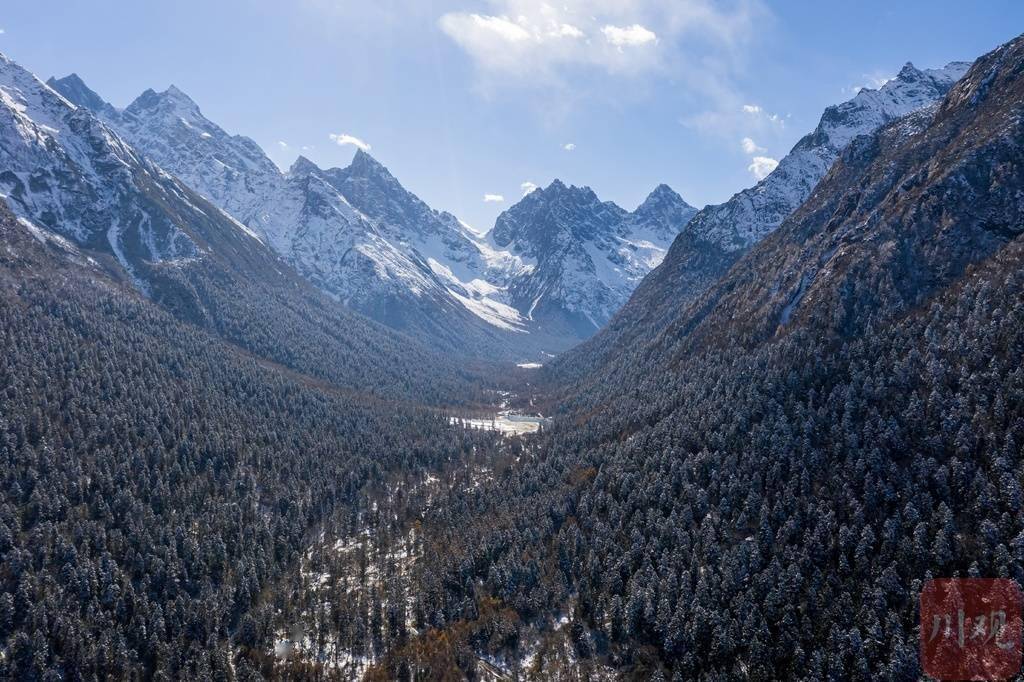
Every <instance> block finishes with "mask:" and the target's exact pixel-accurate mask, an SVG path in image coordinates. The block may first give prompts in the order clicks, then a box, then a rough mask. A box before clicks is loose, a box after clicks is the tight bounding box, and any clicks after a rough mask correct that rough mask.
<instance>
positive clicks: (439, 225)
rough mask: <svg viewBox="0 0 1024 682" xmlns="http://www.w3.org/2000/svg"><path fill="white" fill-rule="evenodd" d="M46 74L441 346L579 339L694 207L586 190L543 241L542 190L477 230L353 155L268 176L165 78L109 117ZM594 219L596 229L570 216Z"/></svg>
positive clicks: (272, 241)
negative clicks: (334, 163)
mask: <svg viewBox="0 0 1024 682" xmlns="http://www.w3.org/2000/svg"><path fill="white" fill-rule="evenodd" d="M50 82H51V85H52V86H53V87H54V88H56V89H57V90H59V91H60V92H62V93H63V94H64V95H65V96H66V97H67V98H68V99H70V100H72V101H74V102H75V103H77V104H79V105H81V106H84V107H87V108H89V109H90V110H92V111H94V112H95V113H97V115H99V116H100V117H102V118H103V119H104V120H105V121H107V122H108V123H109V124H110V125H112V126H113V127H114V128H116V129H117V130H118V131H119V132H120V133H121V134H122V135H123V136H124V137H125V138H126V139H128V140H129V141H130V142H131V143H132V144H134V145H135V146H136V147H137V148H138V149H140V150H142V151H143V152H144V153H145V154H146V155H147V156H148V157H149V158H151V159H153V160H154V161H155V162H156V163H157V164H159V165H160V166H161V167H163V168H165V169H167V170H168V171H170V172H172V173H174V174H175V175H176V176H178V177H179V178H181V179H183V180H184V181H185V182H186V183H187V184H189V185H190V186H191V187H193V188H194V189H195V190H196V191H198V192H199V193H201V194H203V195H204V196H206V197H207V198H209V199H210V200H211V201H212V202H213V203H214V204H216V205H218V206H219V207H220V208H222V209H224V210H226V211H227V212H229V213H230V214H232V215H233V216H235V217H236V218H238V219H239V220H240V221H241V222H242V223H244V224H246V225H247V226H249V227H250V228H251V229H253V230H254V231H255V232H256V233H257V234H259V235H260V236H261V237H262V238H263V239H264V240H265V241H266V242H267V243H268V244H269V245H271V246H272V247H273V248H274V249H276V250H277V251H278V252H279V253H280V254H282V256H283V257H284V258H285V259H287V260H288V261H289V262H290V263H291V264H292V265H294V266H295V268H296V269H297V270H298V271H299V272H300V273H301V274H302V275H303V276H304V277H306V278H307V279H309V280H310V281H311V282H313V283H314V284H315V285H316V286H318V287H320V288H321V289H322V290H324V291H325V292H327V293H328V294H330V295H331V296H333V297H335V298H337V299H339V300H341V301H343V302H345V303H346V304H347V305H349V306H351V307H353V308H354V309H356V310H359V311H360V312H363V313H365V314H368V315H370V316H371V317H373V318H374V319H376V320H378V321H381V322H384V323H385V324H388V325H389V326H392V327H394V328H396V329H399V330H402V331H405V332H408V333H410V334H411V335H414V336H418V337H421V338H427V339H430V340H431V341H432V342H433V343H434V344H435V345H437V346H439V347H440V348H443V349H446V350H457V351H461V352H469V353H471V354H475V355H488V356H498V357H503V358H509V359H516V358H519V359H522V358H536V357H538V356H540V355H541V354H542V353H548V354H550V353H556V352H560V351H562V350H564V349H566V348H568V347H569V346H571V345H573V344H575V343H576V342H578V341H579V340H580V339H583V338H586V337H588V336H590V335H591V334H592V333H593V332H594V331H595V330H596V329H597V328H598V327H600V326H601V325H603V324H604V323H605V322H606V321H607V320H608V319H609V318H610V317H611V315H612V314H613V313H614V312H615V311H616V310H617V309H618V308H619V307H620V306H621V305H622V303H623V302H625V300H626V299H627V298H628V296H629V293H630V292H631V291H632V289H633V287H635V286H636V284H637V283H638V282H639V281H640V279H641V278H642V277H643V276H644V275H645V274H647V272H649V271H650V270H651V268H653V267H654V266H655V265H657V264H658V263H659V262H660V260H661V258H662V257H663V255H664V253H665V251H666V250H667V247H668V245H669V244H670V243H671V240H672V238H673V237H674V236H675V235H676V234H678V232H679V230H680V229H682V227H683V226H684V225H685V224H686V222H687V221H688V220H689V218H690V217H691V216H692V214H693V213H695V210H694V209H693V208H692V207H690V206H688V205H687V204H686V203H685V202H684V201H683V200H682V199H681V198H679V196H678V195H677V194H675V193H674V192H672V190H670V189H669V188H667V187H665V186H662V187H659V188H658V189H657V190H656V191H655V192H654V193H652V195H651V197H650V198H649V199H648V200H647V201H646V202H645V203H644V204H643V205H642V206H641V207H640V208H639V209H638V210H637V212H636V213H635V214H632V215H629V214H627V213H626V212H625V211H622V210H621V209H618V208H617V207H614V208H611V205H608V206H607V207H605V208H607V209H608V210H609V211H611V214H610V215H609V216H605V217H604V218H602V217H595V216H593V215H590V214H589V212H591V211H593V210H598V211H601V210H604V209H602V208H601V207H600V206H598V204H600V202H598V201H597V200H596V197H593V193H592V192H591V193H590V194H591V197H589V198H588V201H584V202H582V203H579V204H577V205H575V206H570V205H569V204H571V203H572V202H571V201H570V202H568V203H567V204H566V206H565V210H561V212H560V215H559V218H558V219H557V220H558V221H560V222H561V225H562V226H561V227H560V228H559V229H560V230H561V235H562V236H561V237H560V239H559V240H557V241H558V243H555V242H554V241H552V240H550V239H548V238H546V237H544V226H543V225H542V224H541V223H542V222H543V221H545V220H548V219H549V218H550V214H548V213H545V212H543V211H542V212H540V213H538V212H536V211H535V209H534V208H533V207H532V206H531V203H533V202H536V201H537V200H538V199H539V198H540V197H546V196H548V193H547V192H543V193H541V195H537V196H533V195H531V196H528V197H526V198H525V199H524V200H523V202H520V204H519V205H517V206H515V207H513V208H512V209H510V211H508V212H507V213H506V215H504V216H503V220H502V221H499V222H502V225H501V227H500V229H497V230H495V231H492V232H493V233H494V234H492V235H488V236H487V237H486V238H485V237H484V236H482V235H480V234H478V233H476V232H474V231H473V230H471V229H470V228H468V227H467V226H466V225H464V224H463V223H461V222H460V221H459V220H458V219H457V218H456V217H455V216H453V215H451V214H450V213H445V212H440V211H436V210H434V209H432V208H430V207H429V206H427V205H426V204H425V203H424V202H423V201H421V200H420V199H419V198H418V197H416V196H415V195H414V194H412V193H411V192H409V191H407V190H406V189H405V188H404V187H402V185H401V184H400V183H399V182H398V180H397V179H396V178H395V177H394V176H393V175H392V174H391V173H390V172H389V171H388V170H387V169H386V168H385V167H384V166H383V165H381V164H380V163H379V162H377V161H376V160H375V159H373V158H372V157H371V156H370V155H369V154H367V153H365V152H363V151H361V150H360V151H358V152H357V153H356V155H355V157H354V159H353V161H352V163H351V165H350V166H348V167H347V168H332V169H327V170H322V169H319V168H317V167H316V166H315V165H314V164H313V163H312V162H310V161H309V160H307V159H304V158H300V159H299V160H298V161H296V163H295V164H294V165H293V167H292V168H291V169H290V170H289V172H287V173H283V174H282V173H280V172H279V171H278V170H277V168H276V167H275V166H274V164H273V163H272V162H271V161H270V159H269V158H268V157H267V156H266V155H265V154H264V153H263V152H262V150H260V149H259V147H258V146H257V145H256V144H255V143H254V142H253V141H252V140H250V139H248V138H245V137H240V136H232V135H229V134H228V133H226V132H224V130H223V129H221V128H220V127H219V126H217V125H216V124H214V123H212V122H211V121H209V120H208V119H206V118H205V117H203V115H202V113H201V112H200V110H199V108H198V107H197V106H196V104H195V103H194V102H193V101H192V100H191V99H189V98H188V97H187V96H186V95H185V94H184V93H182V92H181V91H180V90H178V89H177V88H175V87H173V86H172V87H171V88H169V89H168V90H167V91H165V92H163V93H156V92H153V91H151V90H150V91H147V92H146V93H144V94H143V95H142V96H140V97H139V98H138V99H137V100H136V101H135V102H133V103H132V104H131V105H130V106H129V107H128V108H127V109H125V110H124V111H123V112H119V111H117V110H116V109H114V108H113V107H112V106H110V105H109V104H107V103H106V102H104V101H103V100H102V98H100V97H99V96H98V95H96V94H95V93H94V92H92V91H91V90H89V89H88V88H87V87H86V86H85V84H84V83H83V82H82V81H81V79H80V78H78V77H77V76H75V75H72V76H68V77H66V78H62V79H59V80H54V79H51V81H50ZM558 185H559V186H561V187H564V186H562V185H561V183H558ZM331 188H333V191H332V190H331ZM565 189H568V188H565ZM534 194H536V193H534ZM554 194H557V193H552V195H551V196H552V198H554ZM588 202H589V205H588ZM609 218H610V221H611V222H609V223H608V224H606V225H604V226H603V227H600V228H598V229H597V230H596V231H594V229H593V228H594V225H593V224H592V225H590V226H589V227H588V226H586V225H584V223H588V222H589V223H594V222H595V221H596V222H600V221H601V220H603V219H609ZM535 221H536V222H535ZM577 223H579V224H577ZM548 227H550V225H548ZM494 235H500V238H499V239H497V240H496V239H495V238H494ZM545 249H551V250H552V251H551V252H550V253H549V252H546V251H545ZM527 254H530V255H527Z"/></svg>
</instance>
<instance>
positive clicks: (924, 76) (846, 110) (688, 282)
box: [557, 62, 971, 376]
mask: <svg viewBox="0 0 1024 682" xmlns="http://www.w3.org/2000/svg"><path fill="white" fill-rule="evenodd" d="M970 66H971V65H970V63H968V62H952V63H950V64H948V65H946V66H945V67H944V68H942V69H926V70H920V69H917V68H915V67H914V65H913V64H910V63H909V62H908V63H907V64H906V65H904V67H903V68H902V69H901V70H900V72H899V74H897V76H896V77H895V78H893V79H892V80H890V81H888V82H886V83H885V84H884V85H883V86H882V87H881V88H879V89H877V90H873V89H867V88H865V89H862V90H861V91H860V92H859V93H858V94H857V95H856V96H855V97H854V98H853V99H851V100H849V101H847V102H844V103H842V104H839V105H836V106H830V107H828V108H827V109H826V110H825V112H824V114H822V117H821V120H820V121H819V123H818V126H817V127H816V128H815V130H814V131H813V132H811V133H809V134H807V135H805V136H804V137H803V138H802V139H801V140H800V141H799V142H797V144H796V145H795V146H794V147H793V149H792V150H791V151H790V153H789V154H787V155H786V156H785V157H783V159H782V160H781V161H780V162H779V165H778V167H777V168H776V169H775V170H774V171H772V172H771V173H770V174H769V175H768V176H767V177H765V178H764V179H763V180H761V181H760V182H758V183H757V184H756V185H755V186H753V187H751V188H749V189H745V190H743V191H741V192H739V193H737V194H735V195H734V196H733V197H732V198H731V199H729V200H728V201H727V202H725V203H724V204H718V205H713V206H707V207H705V208H704V209H702V210H701V211H699V212H698V213H697V214H696V215H695V216H694V217H693V218H692V220H690V221H689V223H688V225H687V227H686V229H685V230H683V232H682V233H681V234H680V235H679V237H678V238H677V239H676V240H675V242H674V243H673V244H672V247H671V249H670V250H669V252H668V254H667V256H666V257H665V258H664V259H663V260H662V262H661V264H660V265H659V266H658V267H657V268H656V269H655V270H654V271H653V272H652V273H651V274H650V276H648V277H647V278H646V279H644V281H643V282H642V283H641V284H640V285H639V286H638V287H637V288H636V290H635V291H634V293H633V295H632V297H631V299H630V301H629V303H628V304H626V305H625V306H623V307H622V309H621V310H620V311H619V312H618V314H617V315H616V316H615V317H614V318H613V319H612V320H611V322H610V323H609V324H608V325H607V326H606V327H604V328H603V329H602V331H601V332H600V333H599V334H597V335H596V336H595V337H593V338H592V339H590V340H588V341H587V342H586V343H585V344H583V345H582V346H581V347H580V348H579V349H577V350H576V351H574V352H572V353H570V354H568V355H567V356H565V357H563V358H562V359H561V360H560V361H559V363H557V364H558V365H560V369H559V371H561V372H562V373H564V374H566V375H576V376H584V375H588V374H589V373H590V372H591V371H593V370H594V369H596V367H598V366H601V365H603V364H606V363H610V362H614V359H615V358H616V357H617V356H618V355H619V354H620V353H622V352H624V350H625V349H627V348H635V347H637V346H639V345H640V344H642V343H644V342H646V341H647V340H649V339H651V338H652V337H654V336H655V335H656V334H657V333H660V332H661V331H663V330H664V327H665V321H666V320H669V319H673V318H675V317H678V316H679V315H680V314H681V313H682V311H684V310H685V309H686V308H687V307H689V306H690V305H691V304H692V303H693V302H694V301H695V300H697V299H698V298H699V297H700V295H701V294H703V293H704V292H705V291H706V290H707V288H708V287H710V286H711V285H712V284H714V283H715V282H716V281H718V279H719V278H720V277H722V275H724V274H725V273H726V272H727V271H728V270H729V268H730V267H731V266H732V265H733V264H734V263H735V262H736V261H737V260H738V259H739V258H740V257H741V256H742V255H743V254H745V253H746V252H747V251H749V250H750V248H751V247H752V246H754V245H755V244H757V243H758V242H760V241H761V240H762V239H764V238H765V237H766V236H767V235H769V234H771V233H772V232H773V231H774V230H775V229H776V228H778V226H779V225H781V224H782V222H783V220H785V219H786V218H787V217H788V216H790V215H791V214H792V213H793V212H794V211H795V210H796V209H797V208H798V207H799V206H800V205H801V204H803V203H804V202H805V201H806V200H807V199H808V198H809V197H811V195H812V193H813V192H814V191H815V187H816V186H817V185H818V183H819V182H820V181H821V179H822V178H824V177H825V175H826V173H827V172H828V170H829V169H830V168H831V167H832V165H833V164H834V163H835V161H836V159H838V158H839V156H840V155H841V153H842V151H843V150H844V149H845V148H846V147H847V146H848V145H849V144H850V142H851V141H852V140H854V139H856V138H857V137H858V136H862V135H868V134H871V133H873V132H874V131H876V130H878V129H879V128H880V127H882V126H884V125H886V124H888V123H891V122H892V121H895V120H897V119H900V118H901V117H904V116H906V115H907V114H910V113H912V112H915V111H925V112H927V111H931V110H933V109H934V107H935V106H937V104H938V102H940V101H941V100H942V98H943V97H944V96H945V95H946V93H948V92H949V90H950V89H951V88H952V87H953V85H954V84H955V83H956V82H957V81H958V80H959V79H960V78H961V77H962V76H963V75H964V74H965V73H966V72H967V69H968V68H970Z"/></svg>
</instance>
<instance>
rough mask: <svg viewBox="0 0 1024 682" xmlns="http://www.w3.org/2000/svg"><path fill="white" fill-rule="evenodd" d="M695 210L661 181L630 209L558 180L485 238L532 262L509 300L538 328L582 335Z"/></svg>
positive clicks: (606, 314) (611, 309)
mask: <svg viewBox="0 0 1024 682" xmlns="http://www.w3.org/2000/svg"><path fill="white" fill-rule="evenodd" d="M696 212H697V210H696V209H694V208H693V207H692V206H690V205H689V204H687V203H686V202H685V201H683V199H682V198H681V197H680V196H679V195H678V194H676V193H675V192H673V191H672V190H671V189H670V188H669V187H667V186H666V185H661V186H660V187H658V188H657V189H655V190H654V192H652V193H651V195H650V196H649V197H648V198H647V199H646V200H645V201H644V203H643V204H641V205H640V206H639V207H638V208H637V209H636V211H635V212H633V213H629V212H628V211H626V210H624V209H622V208H620V207H619V206H616V205H615V204H614V203H612V202H602V201H601V200H599V199H598V198H597V195H596V194H594V192H593V190H591V189H590V188H588V187H575V186H571V187H567V186H566V185H565V184H563V183H562V182H561V181H558V180H555V181H554V182H553V183H552V184H551V185H550V186H548V187H547V188H544V189H538V190H535V191H533V192H531V193H530V194H528V195H527V196H526V197H524V198H523V199H522V201H520V202H519V203H517V204H516V205H515V206H513V207H512V208H510V209H509V210H507V211H505V212H504V213H502V214H501V215H500V216H499V217H498V220H497V222H496V223H495V226H494V229H493V230H492V231H491V232H490V234H489V235H488V237H489V238H490V240H491V241H492V242H493V243H494V244H495V245H496V246H497V247H498V248H501V249H508V250H509V251H511V252H512V253H513V254H515V255H516V256H519V257H520V258H522V259H524V260H525V261H526V262H529V263H530V264H531V265H532V266H533V267H532V268H531V269H530V270H529V271H528V272H526V273H524V274H523V275H522V276H519V277H514V278H512V279H511V280H510V281H509V284H508V292H509V296H510V303H511V304H512V305H513V306H515V307H516V308H517V309H518V310H519V311H521V312H523V313H524V314H525V316H526V317H527V318H529V319H530V320H532V321H535V322H536V323H538V324H540V325H545V326H551V327H554V328H556V329H564V330H565V331H564V332H563V333H565V334H570V335H572V336H573V337H575V338H577V339H585V338H587V337H589V336H590V335H591V334H593V333H594V332H595V331H597V330H598V329H600V328H601V327H602V326H603V325H604V324H605V323H606V322H607V321H608V320H609V319H610V318H611V316H612V315H613V314H614V313H615V312H616V311H617V310H618V309H619V308H620V307H621V306H622V304H623V303H624V302H625V301H626V300H627V298H628V297H629V294H630V293H631V292H632V291H633V288H634V287H635V286H636V285H637V283H638V282H639V281H640V280H641V279H642V278H643V277H644V276H645V275H646V274H647V273H648V272H650V271H651V269H653V268H654V267H656V266H657V265H658V264H659V263H660V262H661V260H662V258H663V257H664V255H665V252H666V250H667V248H668V245H669V244H671V243H672V239H674V238H675V236H676V235H677V234H679V232H680V231H681V230H682V229H683V228H684V227H685V226H686V224H687V223H688V222H689V220H690V219H691V218H692V217H693V215H694V214H695V213H696Z"/></svg>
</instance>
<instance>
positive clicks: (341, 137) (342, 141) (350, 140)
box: [330, 133, 371, 152]
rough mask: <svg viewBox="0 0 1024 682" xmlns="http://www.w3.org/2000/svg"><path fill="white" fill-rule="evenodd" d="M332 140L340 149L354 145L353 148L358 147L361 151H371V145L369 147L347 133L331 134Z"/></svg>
mask: <svg viewBox="0 0 1024 682" xmlns="http://www.w3.org/2000/svg"><path fill="white" fill-rule="evenodd" d="M330 138H331V141H333V142H334V143H335V144H337V145H338V146H339V147H345V146H347V145H352V146H353V147H358V148H359V149H362V150H363V151H364V152H368V151H370V149H371V147H370V145H368V144H367V143H365V142H363V141H362V140H360V139H359V138H358V137H355V136H353V135H347V134H345V133H339V134H335V133H331V135H330Z"/></svg>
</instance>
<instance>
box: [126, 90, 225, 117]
mask: <svg viewBox="0 0 1024 682" xmlns="http://www.w3.org/2000/svg"><path fill="white" fill-rule="evenodd" d="M152 110H159V111H163V112H168V113H173V114H175V115H176V116H179V117H181V118H186V119H188V120H189V122H193V121H197V120H203V121H205V119H204V118H203V113H202V111H200V109H199V105H198V104H196V103H195V101H194V100H193V99H192V98H191V97H189V96H188V95H186V94H185V93H184V92H183V91H182V90H180V89H179V88H178V87H177V86H174V85H171V86H170V87H168V88H167V89H166V90H164V91H163V92H157V91H155V90H153V89H152V88H149V89H147V90H146V91H145V92H143V93H142V94H141V95H139V96H138V97H137V98H135V101H134V102H132V103H131V104H129V105H128V108H127V109H125V112H126V113H128V114H130V115H131V114H140V113H142V112H144V111H152Z"/></svg>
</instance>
